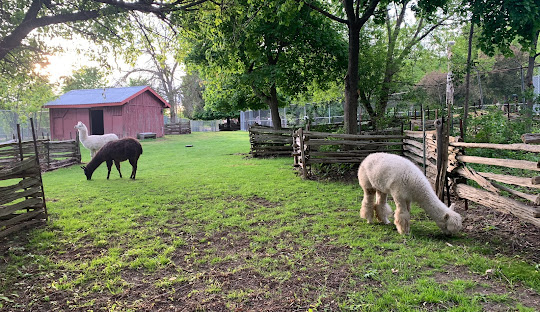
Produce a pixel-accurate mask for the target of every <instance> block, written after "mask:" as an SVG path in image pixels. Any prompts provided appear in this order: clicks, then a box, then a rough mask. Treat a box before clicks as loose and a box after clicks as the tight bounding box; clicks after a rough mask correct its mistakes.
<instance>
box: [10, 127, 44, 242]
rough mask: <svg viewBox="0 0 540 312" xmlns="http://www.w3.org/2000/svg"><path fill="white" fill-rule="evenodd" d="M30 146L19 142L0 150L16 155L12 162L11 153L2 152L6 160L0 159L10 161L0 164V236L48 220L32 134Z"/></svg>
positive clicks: (37, 154) (35, 144)
mask: <svg viewBox="0 0 540 312" xmlns="http://www.w3.org/2000/svg"><path fill="white" fill-rule="evenodd" d="M31 122H32V130H34V125H33V121H31ZM33 132H34V131H33ZM20 137H21V136H20V131H19V138H20ZM31 143H32V146H33V150H31V149H29V148H28V147H23V144H22V143H20V144H17V145H16V146H8V147H7V148H6V147H4V148H2V152H6V151H9V150H16V151H18V155H17V158H15V159H12V157H11V153H4V154H3V155H6V154H7V157H2V159H6V158H7V159H10V161H9V162H2V163H1V167H0V181H2V186H0V237H3V236H6V235H9V234H11V233H13V232H16V231H18V230H20V229H22V228H25V227H28V226H32V225H36V224H41V223H43V222H46V220H47V207H46V204H45V194H44V192H43V182H42V180H41V168H40V164H39V157H38V156H39V152H38V145H37V142H36V139H35V132H34V141H33V142H31Z"/></svg>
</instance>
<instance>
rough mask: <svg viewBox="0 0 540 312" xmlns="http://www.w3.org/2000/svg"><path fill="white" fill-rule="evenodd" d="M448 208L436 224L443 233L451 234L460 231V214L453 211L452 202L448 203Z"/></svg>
mask: <svg viewBox="0 0 540 312" xmlns="http://www.w3.org/2000/svg"><path fill="white" fill-rule="evenodd" d="M449 209H450V210H448V211H446V213H445V215H444V217H443V219H442V220H441V221H439V222H437V225H438V226H439V228H440V229H441V231H442V232H443V233H444V234H446V235H453V234H456V233H458V232H459V231H461V228H462V224H461V216H460V215H459V213H457V212H455V211H454V204H452V205H450V207H449Z"/></svg>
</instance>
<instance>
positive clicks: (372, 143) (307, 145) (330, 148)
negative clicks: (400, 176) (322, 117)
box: [293, 129, 404, 177]
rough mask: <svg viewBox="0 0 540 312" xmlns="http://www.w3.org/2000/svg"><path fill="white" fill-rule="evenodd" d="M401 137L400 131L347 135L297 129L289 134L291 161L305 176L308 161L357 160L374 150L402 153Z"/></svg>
mask: <svg viewBox="0 0 540 312" xmlns="http://www.w3.org/2000/svg"><path fill="white" fill-rule="evenodd" d="M400 132H401V130H400ZM403 139H404V136H403V135H402V134H363V135H351V134H335V133H326V132H313V131H304V130H303V129H298V130H297V131H296V132H295V133H294V135H293V142H294V143H293V157H294V161H293V163H294V166H295V167H298V168H299V169H300V172H301V174H302V176H303V177H307V176H308V175H309V172H310V169H311V165H312V164H339V163H349V164H354V163H361V162H362V160H364V158H365V157H366V156H367V155H369V154H371V153H376V152H387V153H396V154H403V149H402V147H403Z"/></svg>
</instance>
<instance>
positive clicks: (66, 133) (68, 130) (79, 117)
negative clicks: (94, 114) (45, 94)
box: [49, 108, 90, 140]
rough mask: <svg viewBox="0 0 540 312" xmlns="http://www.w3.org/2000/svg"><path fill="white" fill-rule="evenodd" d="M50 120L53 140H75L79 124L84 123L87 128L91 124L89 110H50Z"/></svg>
mask: <svg viewBox="0 0 540 312" xmlns="http://www.w3.org/2000/svg"><path fill="white" fill-rule="evenodd" d="M49 119H50V122H51V123H50V124H51V139H52V140H70V139H75V136H76V132H77V130H75V125H76V124H77V122H79V121H82V122H83V123H84V124H85V125H87V126H88V125H89V124H90V115H89V109H88V108H50V109H49Z"/></svg>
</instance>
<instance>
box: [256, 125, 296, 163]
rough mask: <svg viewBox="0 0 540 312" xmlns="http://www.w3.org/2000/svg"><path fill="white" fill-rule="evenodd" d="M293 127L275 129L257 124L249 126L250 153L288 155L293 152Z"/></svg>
mask: <svg viewBox="0 0 540 312" xmlns="http://www.w3.org/2000/svg"><path fill="white" fill-rule="evenodd" d="M292 135H293V129H281V130H275V129H273V128H270V127H265V126H260V125H257V124H254V125H251V126H250V127H249V142H250V144H251V151H250V154H251V156H253V157H268V156H288V157H290V156H291V154H292V152H293V147H292V143H293V138H292Z"/></svg>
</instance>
